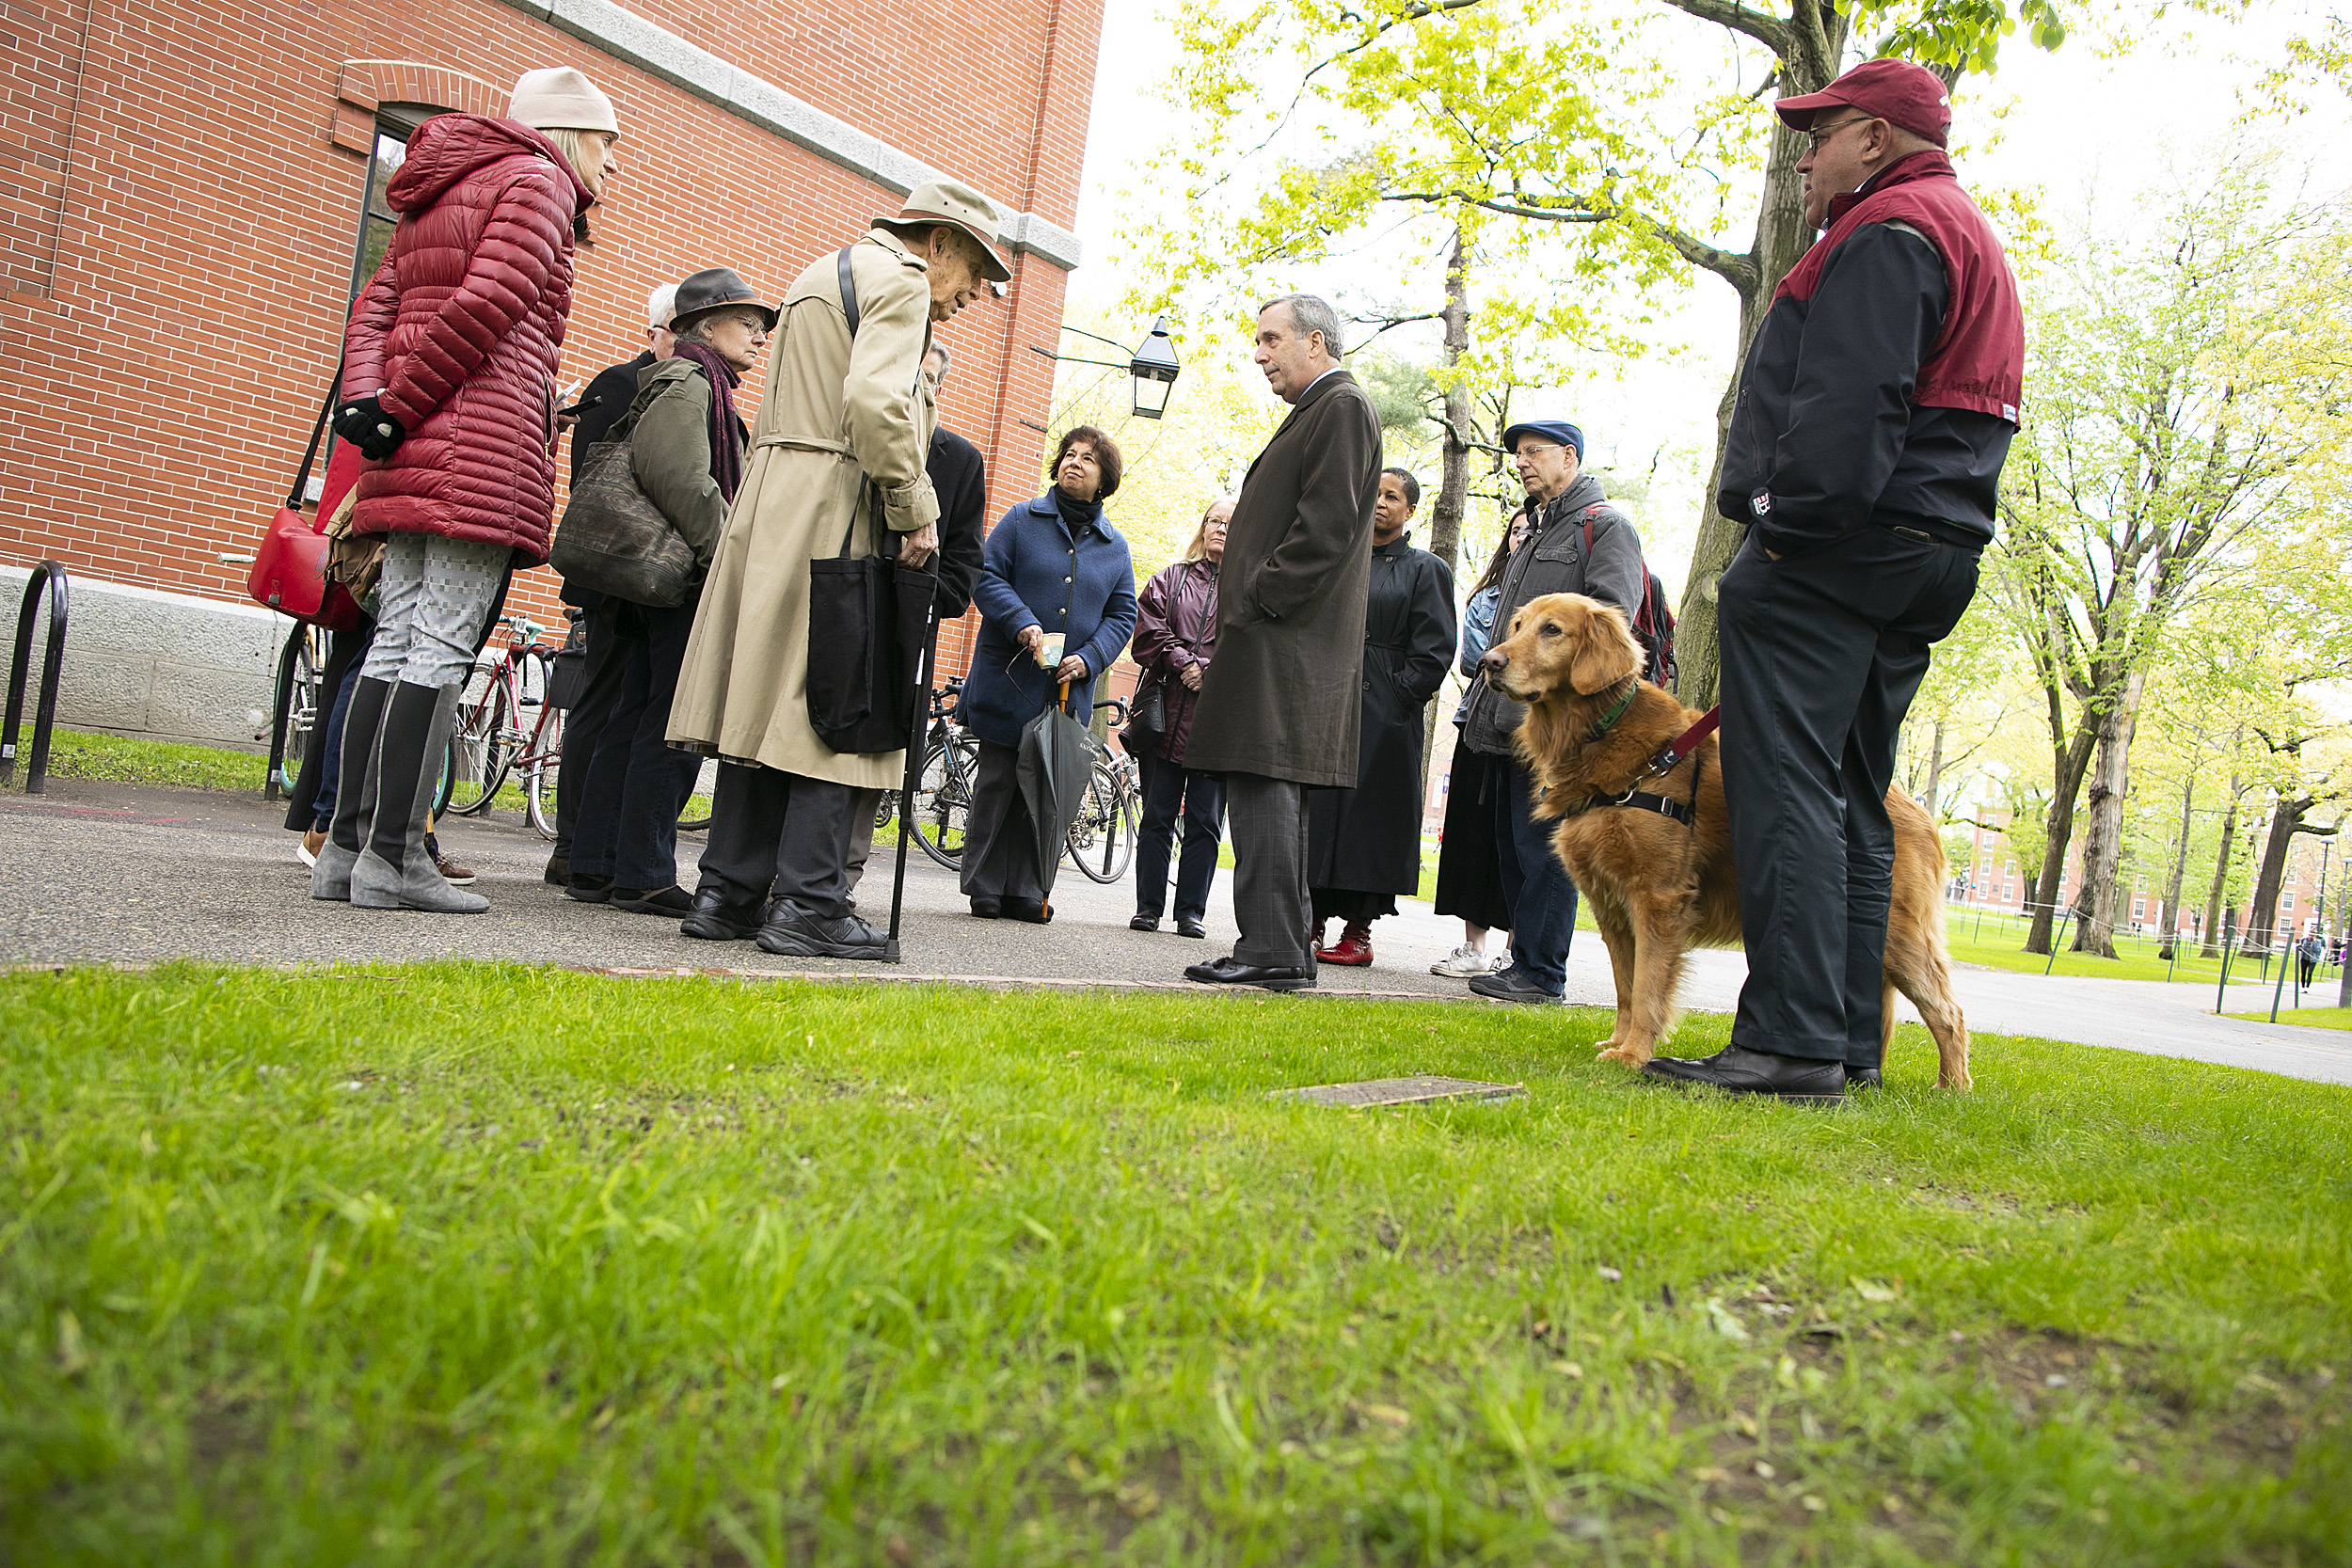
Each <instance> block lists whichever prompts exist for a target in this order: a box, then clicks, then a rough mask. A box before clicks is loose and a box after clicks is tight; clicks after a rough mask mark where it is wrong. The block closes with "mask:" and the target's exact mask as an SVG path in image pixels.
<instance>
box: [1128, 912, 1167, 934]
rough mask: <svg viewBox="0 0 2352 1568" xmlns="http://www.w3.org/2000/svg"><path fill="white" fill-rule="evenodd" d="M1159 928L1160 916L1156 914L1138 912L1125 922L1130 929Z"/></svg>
mask: <svg viewBox="0 0 2352 1568" xmlns="http://www.w3.org/2000/svg"><path fill="white" fill-rule="evenodd" d="M1159 928H1160V917H1159V916H1158V915H1156V914H1139V915H1137V916H1136V917H1135V918H1134V919H1133V920H1130V921H1129V922H1127V929H1129V930H1130V931H1156V930H1158V929H1159Z"/></svg>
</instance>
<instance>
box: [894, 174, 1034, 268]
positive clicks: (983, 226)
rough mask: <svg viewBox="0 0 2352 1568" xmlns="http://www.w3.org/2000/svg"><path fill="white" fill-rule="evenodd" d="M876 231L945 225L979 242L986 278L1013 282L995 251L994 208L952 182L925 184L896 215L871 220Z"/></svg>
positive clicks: (982, 198) (1003, 261)
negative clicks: (985, 258)
mask: <svg viewBox="0 0 2352 1568" xmlns="http://www.w3.org/2000/svg"><path fill="white" fill-rule="evenodd" d="M874 222H875V224H876V225H877V226H878V227H879V226H881V225H884V224H888V225H893V226H898V225H904V224H916V225H923V224H933V223H945V224H948V225H950V226H952V227H954V228H957V229H961V230H963V231H964V232H965V233H967V234H969V235H971V236H972V237H973V238H974V239H976V240H977V241H979V242H980V248H981V249H982V250H984V251H986V252H988V267H987V271H988V277H989V280H990V281H991V282H993V283H1009V282H1011V281H1012V268H1010V267H1009V266H1007V265H1006V264H1005V259H1004V257H1003V256H1002V255H1000V254H999V253H998V252H997V249H996V207H995V204H994V203H993V202H992V201H990V200H989V199H988V198H986V197H984V196H982V195H981V194H980V193H979V192H977V191H976V190H974V189H973V188H972V187H971V186H969V185H960V184H958V183H957V182H954V181H953V180H926V181H924V182H922V183H921V184H919V185H917V186H915V187H914V190H913V191H912V192H910V193H909V194H908V196H907V204H906V206H905V207H904V208H902V209H901V210H900V211H899V212H898V213H897V214H893V215H891V216H887V217H878V218H876V219H875V220H874Z"/></svg>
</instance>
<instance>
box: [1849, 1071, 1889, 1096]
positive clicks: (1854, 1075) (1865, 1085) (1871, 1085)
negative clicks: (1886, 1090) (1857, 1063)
mask: <svg viewBox="0 0 2352 1568" xmlns="http://www.w3.org/2000/svg"><path fill="white" fill-rule="evenodd" d="M1880 1086H1881V1085H1880V1082H1879V1069H1877V1068H1874V1067H1849V1068H1847V1069H1846V1092H1847V1093H1848V1094H1851V1093H1852V1092H1853V1091H1854V1090H1856V1089H1875V1088H1878V1087H1880Z"/></svg>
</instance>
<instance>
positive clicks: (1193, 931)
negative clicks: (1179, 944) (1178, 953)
mask: <svg viewBox="0 0 2352 1568" xmlns="http://www.w3.org/2000/svg"><path fill="white" fill-rule="evenodd" d="M1176 934H1177V935H1178V936H1180V937H1191V938H1194V939H1195V940H1198V939H1200V938H1201V937H1205V936H1207V935H1208V934H1209V928H1208V927H1206V926H1203V925H1201V924H1200V922H1199V921H1198V920H1186V919H1185V918H1184V916H1183V915H1181V914H1180V915H1178V916H1177V917H1176Z"/></svg>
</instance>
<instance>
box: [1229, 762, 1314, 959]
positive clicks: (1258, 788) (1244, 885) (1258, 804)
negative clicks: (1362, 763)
mask: <svg viewBox="0 0 2352 1568" xmlns="http://www.w3.org/2000/svg"><path fill="white" fill-rule="evenodd" d="M1225 796H1226V800H1228V801H1229V802H1231V804H1232V818H1233V924H1234V925H1236V926H1238V927H1241V940H1240V941H1239V942H1235V943H1234V944H1233V957H1235V958H1239V959H1240V960H1241V961H1242V962H1244V963H1246V964H1269V965H1274V966H1278V967H1279V966H1283V965H1289V966H1293V967H1295V968H1298V969H1303V970H1305V971H1306V972H1307V974H1308V975H1309V976H1310V977H1312V975H1313V974H1314V973H1315V949H1314V942H1313V941H1312V933H1311V931H1310V929H1309V924H1310V922H1311V921H1312V919H1313V918H1314V902H1313V898H1312V895H1311V894H1310V893H1309V892H1308V890H1307V786H1306V785H1305V784H1297V783H1295V782H1293V781H1292V780H1289V779H1269V778H1265V777H1263V776H1261V775H1259V774H1256V773H1228V774H1226V775H1225Z"/></svg>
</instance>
